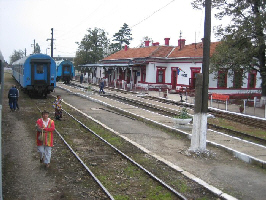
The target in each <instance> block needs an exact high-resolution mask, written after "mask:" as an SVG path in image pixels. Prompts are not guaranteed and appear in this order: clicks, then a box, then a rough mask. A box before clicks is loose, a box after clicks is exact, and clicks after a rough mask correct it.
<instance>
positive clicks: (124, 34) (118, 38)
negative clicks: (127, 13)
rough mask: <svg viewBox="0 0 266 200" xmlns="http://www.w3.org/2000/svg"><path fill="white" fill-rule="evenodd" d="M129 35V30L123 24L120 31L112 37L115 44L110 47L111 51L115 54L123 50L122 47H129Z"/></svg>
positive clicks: (130, 38)
mask: <svg viewBox="0 0 266 200" xmlns="http://www.w3.org/2000/svg"><path fill="white" fill-rule="evenodd" d="M131 35H132V34H131V29H130V28H129V27H128V25H127V24H126V23H124V24H123V26H122V27H121V28H120V30H119V31H118V32H117V33H115V34H114V35H113V37H114V39H113V41H114V42H115V43H112V44H111V45H110V48H111V50H112V51H113V52H116V51H119V50H121V49H122V48H124V45H129V44H130V41H131V40H132V39H133V38H132V37H131Z"/></svg>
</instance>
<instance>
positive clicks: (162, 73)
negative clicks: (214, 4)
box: [156, 67, 166, 83]
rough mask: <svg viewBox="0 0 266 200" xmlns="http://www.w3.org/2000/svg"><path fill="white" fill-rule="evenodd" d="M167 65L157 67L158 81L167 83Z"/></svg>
mask: <svg viewBox="0 0 266 200" xmlns="http://www.w3.org/2000/svg"><path fill="white" fill-rule="evenodd" d="M165 69H166V68H165V67H158V68H157V76H156V82H157V83H165Z"/></svg>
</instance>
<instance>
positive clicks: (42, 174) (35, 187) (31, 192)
mask: <svg viewBox="0 0 266 200" xmlns="http://www.w3.org/2000/svg"><path fill="white" fill-rule="evenodd" d="M10 87H11V83H10V82H6V83H5V89H6V90H5V96H7V92H8V88H10ZM20 104H21V105H20V106H21V110H20V111H17V112H10V110H9V107H8V101H7V99H4V101H3V121H2V127H3V129H2V141H3V142H2V144H3V146H2V147H3V148H2V149H3V150H2V151H3V152H2V153H3V197H4V199H40V200H42V199H43V200H45V199H46V200H47V199H52V198H53V196H54V194H52V193H51V190H52V189H53V188H54V187H55V179H54V178H53V177H52V176H47V173H49V172H48V171H47V170H46V169H45V168H44V166H43V165H41V164H40V162H39V160H38V154H37V147H36V145H35V137H34V133H33V131H32V129H29V124H26V123H25V121H24V120H25V119H26V118H28V117H26V115H31V109H27V107H25V105H24V102H23V100H20ZM35 121H36V120H35V119H34V118H33V119H32V125H33V126H34V123H35ZM32 125H31V127H32Z"/></svg>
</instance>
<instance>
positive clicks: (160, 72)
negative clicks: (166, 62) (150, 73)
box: [158, 70, 164, 83]
mask: <svg viewBox="0 0 266 200" xmlns="http://www.w3.org/2000/svg"><path fill="white" fill-rule="evenodd" d="M163 74H164V73H163V70H159V71H158V83H163Z"/></svg>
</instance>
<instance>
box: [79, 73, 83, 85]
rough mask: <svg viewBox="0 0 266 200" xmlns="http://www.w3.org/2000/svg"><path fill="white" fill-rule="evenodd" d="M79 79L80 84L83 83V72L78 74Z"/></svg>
mask: <svg viewBox="0 0 266 200" xmlns="http://www.w3.org/2000/svg"><path fill="white" fill-rule="evenodd" d="M79 80H80V84H82V83H83V74H81V75H80V78H79Z"/></svg>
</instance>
